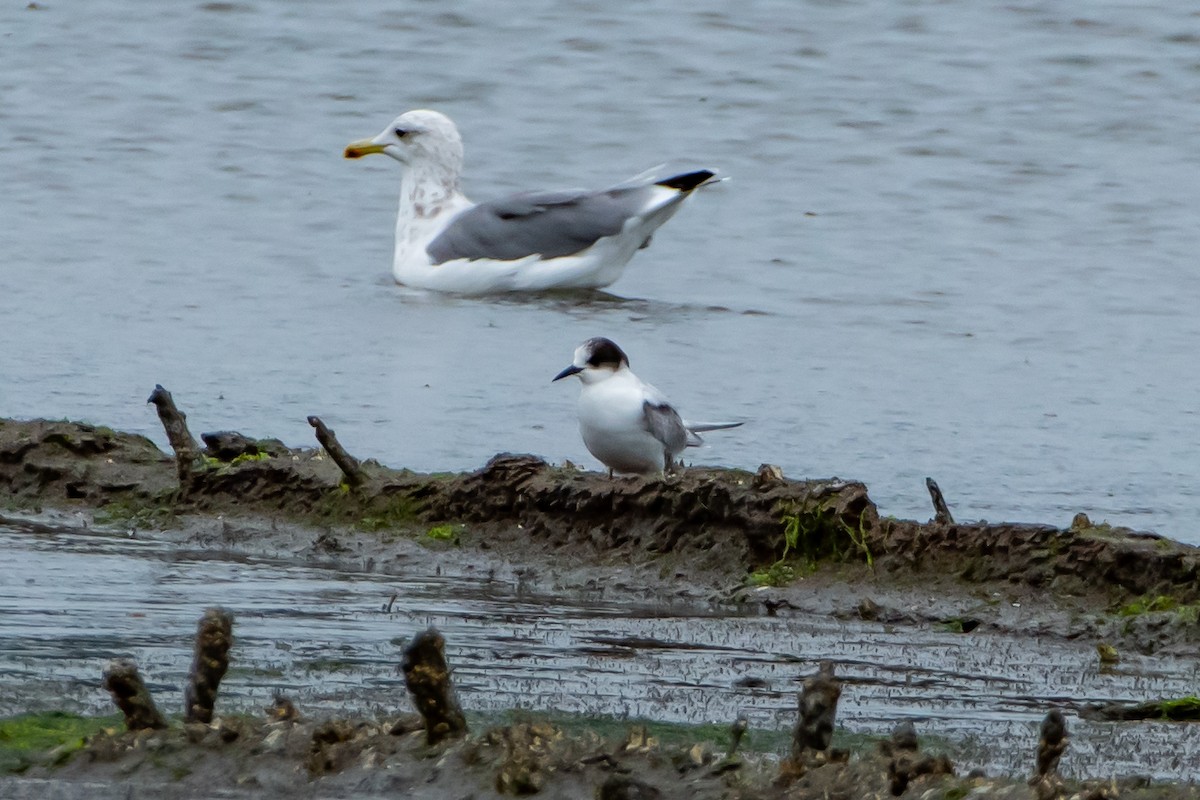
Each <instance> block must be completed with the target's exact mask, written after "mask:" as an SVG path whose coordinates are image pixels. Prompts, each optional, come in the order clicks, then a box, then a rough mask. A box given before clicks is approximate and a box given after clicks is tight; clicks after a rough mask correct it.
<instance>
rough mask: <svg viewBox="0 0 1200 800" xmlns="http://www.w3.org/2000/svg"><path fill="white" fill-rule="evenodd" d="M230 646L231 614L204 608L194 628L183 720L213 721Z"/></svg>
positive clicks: (231, 643)
mask: <svg viewBox="0 0 1200 800" xmlns="http://www.w3.org/2000/svg"><path fill="white" fill-rule="evenodd" d="M232 645H233V615H232V614H230V613H229V612H228V611H226V610H225V609H223V608H210V609H208V610H206V611H205V612H204V616H202V617H200V622H199V624H198V625H197V628H196V655H195V656H194V657H193V658H192V670H191V672H190V673H189V675H188V685H187V689H186V690H184V695H183V718H184V721H185V722H204V723H209V722H212V720H213V707H214V706H215V705H216V702H217V688H218V687H219V686H220V685H221V678H223V677H225V671H226V670H227V669H229V648H230V647H231V646H232Z"/></svg>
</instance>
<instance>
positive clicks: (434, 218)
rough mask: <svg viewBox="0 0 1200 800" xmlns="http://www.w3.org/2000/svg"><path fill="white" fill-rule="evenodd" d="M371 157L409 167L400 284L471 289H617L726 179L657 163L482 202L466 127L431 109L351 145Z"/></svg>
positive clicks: (396, 261) (397, 268)
mask: <svg viewBox="0 0 1200 800" xmlns="http://www.w3.org/2000/svg"><path fill="white" fill-rule="evenodd" d="M371 153H383V154H384V155H387V156H391V157H392V158H394V159H396V160H397V161H399V162H400V163H401V164H402V165H403V166H404V172H403V176H402V177H401V179H400V210H399V213H398V214H397V215H396V250H395V254H394V256H393V261H392V274H393V275H394V276H395V278H396V282H397V283H402V284H405V285H408V286H413V287H417V288H422V289H433V290H436V291H442V292H459V293H464V294H487V293H492V292H517V291H542V290H546V289H598V288H600V287H603V286H608V285H609V284H611V283H612V282H613V281H615V280H616V279H617V278H619V277H621V272H622V270H624V268H625V265H626V264H627V263H628V262H629V259H631V258H632V257H633V254H634V253H635V252H636V251H637V250H638V249H639V248H642V247H645V246H646V245H648V244H649V243H650V236H651V235H652V234H653V233H654V231H655V230H656V229H657V228H658V227H659V226H660V225H662V224H663V223H664V222H666V221H667V220H668V219H670V218H671V217H672V216H673V215H674V214H675V212H676V211H677V210H679V206H680V204H681V203H682V202H683V201H684V200H686V199H687V198H688V197H689V196H690V195H691V193H692V192H693V191H695V190H696V189H697V188H699V187H701V186H705V185H707V184H710V183H716V182H719V181H720V180H722V179H720V178H718V177H717V175H716V173H715V172H714V171H713V170H708V169H698V170H693V171H691V172H683V173H680V174H660V173H661V172H662V171H663V170H662V168H660V167H656V168H654V169H651V170H648V171H647V172H644V173H642V174H641V175H638V176H636V177H634V178H631V179H629V180H628V181H625V182H623V183H619V184H617V185H615V186H612V187H610V188H607V189H600V190H596V191H585V190H568V191H559V192H525V193H521V194H514V195H509V196H508V197H502V198H499V199H497V200H489V201H487V202H484V203H479V204H478V205H476V204H475V203H472V202H471V201H470V200H468V199H467V198H466V197H465V196H463V193H462V191H461V190H460V189H459V178H460V176H461V174H462V165H463V145H462V138H461V137H460V136H459V133H458V128H456V127H455V125H454V123H453V122H452V121H451V120H450V118H449V117H447V116H445V115H444V114H441V113H438V112H437V111H429V110H426V109H417V110H415V111H407V112H405V113H403V114H401V115H400V116H398V117H396V119H395V120H393V121H392V123H391V124H390V125H388V126H387V127H386V128H385V129H384V130H383V132H382V133H380V134H379V135H378V136H376V137H375V138H373V139H363V140H361V141H357V142H351V143H350V144H349V145H347V146H346V152H345V156H346V158H361V157H362V156H365V155H370V154H371Z"/></svg>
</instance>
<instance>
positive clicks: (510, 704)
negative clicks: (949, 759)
mask: <svg viewBox="0 0 1200 800" xmlns="http://www.w3.org/2000/svg"><path fill="white" fill-rule="evenodd" d="M0 548H2V549H3V551H4V553H5V554H6V557H5V559H4V560H3V561H2V562H0V585H3V586H6V587H11V588H10V590H9V591H6V592H5V593H3V595H2V597H0V641H3V642H4V647H3V648H2V649H0V716H3V715H5V714H10V713H16V712H18V711H25V710H29V709H31V708H38V707H49V708H56V709H58V708H63V707H64V706H66V707H67V708H72V709H76V710H79V711H87V712H103V713H108V712H109V711H110V710H111V704H110V701H109V699H108V697H107V695H106V693H105V692H104V691H103V689H102V688H101V687H100V685H99V683H100V673H101V671H102V669H103V668H104V665H105V664H106V663H107V661H108V660H109V659H111V658H114V657H120V656H133V657H135V658H136V659H137V660H138V663H139V665H140V666H141V668H142V672H143V675H144V676H145V677H146V679H147V682H148V683H149V685H150V686H151V689H152V690H153V691H154V692H155V693H156V695H157V700H158V703H159V704H160V706H161V707H163V708H164V709H167V710H172V707H173V704H174V703H176V702H181V697H182V694H181V687H182V685H183V681H184V679H185V677H186V674H187V670H188V666H189V664H190V660H191V654H190V651H191V642H192V637H193V635H194V631H195V624H196V620H197V619H198V617H199V616H200V613H201V612H202V610H203V609H204V608H205V607H207V606H209V605H213V604H220V605H222V606H224V607H226V608H228V609H230V610H231V611H233V612H234V614H235V616H236V623H235V639H236V642H235V649H234V651H233V656H234V663H233V666H232V668H231V669H230V672H229V674H228V675H227V677H226V678H225V681H224V683H223V684H222V687H221V700H220V704H219V708H221V709H226V710H231V709H236V710H242V711H249V712H256V711H257V710H258V709H260V708H263V707H265V706H267V705H269V704H270V703H271V700H272V698H273V696H274V694H275V693H276V692H283V693H285V694H287V695H289V696H290V697H292V698H293V699H294V700H296V702H297V704H298V705H299V706H300V708H301V710H302V711H304V712H306V713H310V714H321V713H326V714H350V713H367V714H370V713H380V714H387V715H390V714H394V713H395V712H396V711H398V710H407V709H408V708H409V704H408V701H407V700H406V699H405V690H404V682H403V676H402V675H401V674H400V672H399V669H398V665H399V663H400V650H401V649H402V647H403V645H404V643H405V642H406V641H407V640H408V639H409V638H410V637H411V636H412V635H413V634H414V633H416V632H417V631H419V630H422V629H424V628H425V627H427V626H429V625H434V626H436V627H437V628H438V629H439V630H441V631H442V633H443V634H444V635H445V637H446V641H447V655H448V658H449V660H450V662H451V665H452V667H453V669H454V675H455V681H456V684H457V686H458V689H459V693H460V699H461V701H462V703H463V705H464V707H465V708H466V709H467V710H468V711H471V712H493V711H506V710H509V709H512V708H526V709H532V710H538V711H555V712H574V713H582V714H605V715H617V716H622V715H627V716H629V717H650V718H653V719H656V720H663V721H676V722H687V723H708V722H715V723H724V722H728V721H732V720H733V719H734V718H735V717H736V716H737V715H738V714H739V713H745V714H746V715H747V717H748V718H749V720H750V723H751V726H752V729H754V730H782V731H786V730H788V729H790V727H791V726H793V725H794V724H795V704H796V692H797V691H798V689H799V680H800V679H801V678H802V677H803V676H807V675H809V674H811V673H812V672H813V671H815V669H816V666H817V664H818V662H819V661H820V660H822V659H833V660H834V661H836V662H837V663H838V665H839V666H838V674H839V675H840V676H841V677H842V679H843V680H844V681H845V682H846V686H845V688H844V690H843V693H842V700H841V704H840V706H839V712H838V721H839V726H840V727H843V728H845V729H846V730H848V731H850V732H855V733H886V732H888V731H890V729H891V728H892V727H893V726H894V725H895V723H896V722H897V721H899V720H903V719H912V720H914V721H916V723H917V725H918V728H919V731H920V732H921V733H922V734H923V735H931V734H935V735H938V736H942V737H946V738H948V739H950V740H952V741H953V742H954V744H955V747H956V752H957V753H958V754H959V755H958V759H959V761H960V764H962V765H965V766H966V767H967V768H970V767H973V766H983V767H985V768H987V769H989V770H992V771H996V770H1003V771H1006V772H1015V773H1023V772H1025V771H1027V770H1029V769H1030V768H1031V763H1032V755H1033V750H1034V747H1035V745H1036V739H1037V736H1036V731H1037V726H1038V724H1039V723H1040V720H1041V717H1042V716H1043V715H1044V714H1045V711H1046V709H1047V707H1048V706H1049V705H1051V704H1060V705H1063V706H1064V707H1065V708H1067V709H1068V719H1069V725H1070V728H1071V733H1072V739H1071V749H1070V751H1069V752H1068V755H1067V757H1066V758H1065V759H1064V762H1063V768H1064V771H1065V772H1069V773H1070V774H1072V775H1076V776H1105V775H1109V774H1113V773H1124V774H1131V773H1134V774H1152V775H1154V776H1157V777H1164V778H1168V777H1170V778H1176V779H1179V778H1183V777H1186V776H1187V775H1189V774H1191V773H1190V772H1189V770H1191V769H1192V768H1193V767H1194V764H1195V763H1196V754H1197V753H1198V752H1200V726H1196V725H1190V726H1189V725H1169V724H1160V723H1138V724H1098V723H1085V722H1083V721H1080V720H1079V719H1077V718H1075V717H1074V715H1073V713H1072V710H1074V709H1077V708H1078V707H1079V706H1080V704H1083V703H1091V702H1105V701H1110V700H1131V701H1134V700H1144V699H1149V698H1155V697H1168V696H1182V695H1185V694H1190V693H1192V692H1193V691H1194V689H1195V682H1196V679H1197V677H1198V675H1197V667H1196V665H1195V663H1194V662H1192V661H1185V660H1179V659H1173V658H1166V657H1162V658H1154V659H1139V658H1137V657H1136V656H1133V657H1131V658H1127V659H1126V663H1123V664H1122V665H1121V668H1120V669H1119V670H1116V671H1113V672H1110V673H1100V672H1098V671H1097V669H1096V656H1095V652H1094V650H1092V649H1091V643H1090V642H1089V643H1078V644H1076V643H1064V642H1061V641H1051V640H1041V639H1036V638H1020V637H1000V636H994V635H982V634H979V635H974V634H972V635H962V634H953V633H948V632H943V631H938V630H932V629H924V628H911V627H905V626H885V625H881V624H875V623H862V622H845V621H836V620H832V619H829V618H825V617H815V616H808V615H794V616H789V617H765V616H746V615H743V614H740V613H739V612H738V611H737V609H735V608H730V607H722V606H717V605H707V604H703V605H698V604H694V603H664V604H654V605H648V604H645V603H639V602H626V601H624V600H623V599H622V598H621V597H620V593H619V592H607V593H602V592H593V593H589V594H586V595H580V594H578V593H576V594H550V593H533V592H530V591H528V590H527V589H526V588H525V587H522V586H521V585H519V584H513V583H510V582H504V581H497V580H494V579H489V578H488V577H487V576H483V575H473V574H449V573H446V574H441V575H437V576H430V575H416V574H414V575H407V576H400V577H395V576H381V575H378V574H367V573H355V572H347V571H345V570H342V569H329V568H321V567H317V566H312V565H309V564H302V563H292V562H282V561H271V560H265V559H259V558H248V557H231V556H228V555H224V556H223V555H221V554H219V553H213V552H199V551H187V550H181V549H179V548H178V547H175V546H170V545H165V544H161V543H152V542H142V541H138V540H132V539H128V538H124V537H118V536H111V535H103V534H97V533H82V532H78V531H67V530H62V531H56V532H47V531H44V530H43V531H42V532H37V533H35V532H31V531H30V530H28V529H19V528H16V527H0ZM81 575H86V576H87V578H86V580H81V579H80V576H81ZM389 607H390V610H389ZM746 678H757V679H760V680H761V681H762V682H763V683H764V686H763V687H762V688H739V687H738V686H737V685H735V684H736V683H737V682H738V681H740V680H743V679H746ZM172 697H174V698H176V700H171V699H170V698H172ZM1189 764H1190V765H1193V767H1189V766H1188V765H1189ZM1193 777H1194V775H1193Z"/></svg>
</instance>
